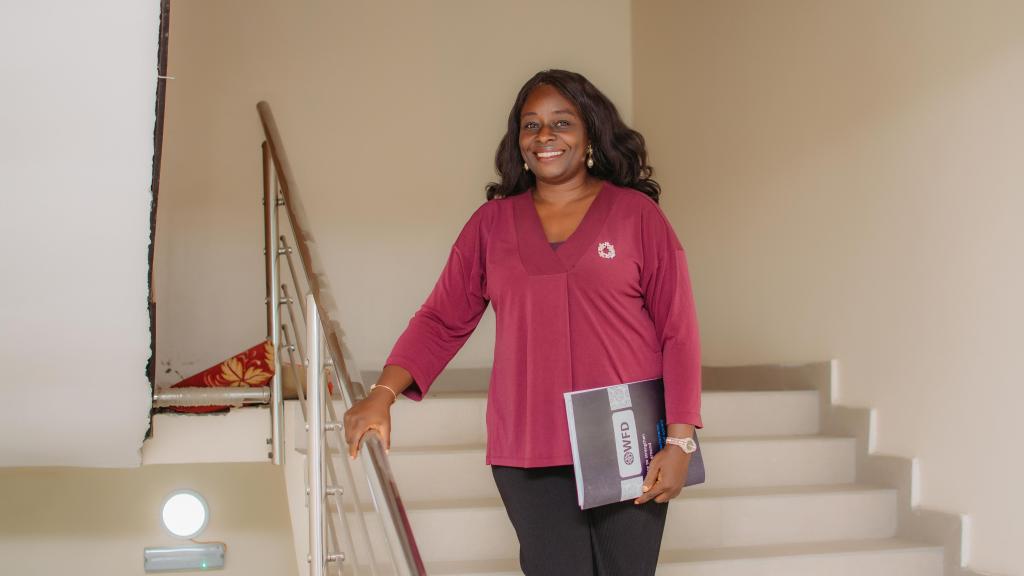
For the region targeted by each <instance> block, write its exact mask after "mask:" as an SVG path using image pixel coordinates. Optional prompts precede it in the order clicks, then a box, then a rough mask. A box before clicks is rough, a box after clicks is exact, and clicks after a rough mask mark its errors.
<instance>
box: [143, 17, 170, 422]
mask: <svg viewBox="0 0 1024 576" xmlns="http://www.w3.org/2000/svg"><path fill="white" fill-rule="evenodd" d="M170 24H171V0H160V35H159V37H158V38H157V43H158V45H157V74H158V76H159V77H158V78H157V81H156V125H155V126H154V128H153V183H152V185H151V186H150V191H151V193H152V200H151V201H150V207H149V282H148V284H149V294H148V298H147V306H148V307H149V361H148V362H146V377H147V378H148V379H149V394H150V396H152V395H153V391H154V389H155V387H156V300H155V299H154V297H153V256H154V251H155V249H156V209H157V198H158V197H159V192H160V159H161V157H162V154H161V153H162V152H163V141H164V100H165V98H166V95H167V42H168V38H169V37H170V29H171V25H170ZM152 435H153V420H152V419H150V421H149V428H148V429H147V430H146V438H149V437H151V436H152Z"/></svg>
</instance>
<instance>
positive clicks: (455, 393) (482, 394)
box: [401, 388, 818, 402]
mask: <svg viewBox="0 0 1024 576" xmlns="http://www.w3.org/2000/svg"><path fill="white" fill-rule="evenodd" d="M817 393H818V392H817V391H816V390H805V389H801V388H794V389H772V390H702V391H701V396H702V397H705V398H706V397H708V396H722V397H728V396H740V395H749V394H759V395H760V394H763V395H777V394H787V395H790V394H817ZM442 398H453V399H458V398H470V399H476V398H484V399H485V398H487V390H437V389H431V390H430V393H429V394H428V395H427V396H426V397H424V398H423V401H429V400H431V399H442ZM401 401H402V402H405V400H401Z"/></svg>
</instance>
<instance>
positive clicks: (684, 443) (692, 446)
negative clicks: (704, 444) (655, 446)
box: [665, 436, 697, 454]
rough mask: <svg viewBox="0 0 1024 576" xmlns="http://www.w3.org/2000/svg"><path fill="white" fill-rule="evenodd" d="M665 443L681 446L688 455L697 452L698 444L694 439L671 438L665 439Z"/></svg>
mask: <svg viewBox="0 0 1024 576" xmlns="http://www.w3.org/2000/svg"><path fill="white" fill-rule="evenodd" d="M665 443H666V444H674V445H676V446H679V447H680V448H682V449H683V452H686V453H687V454H693V453H694V452H696V451H697V443H696V442H694V441H693V438H672V437H671V436H670V437H668V438H665Z"/></svg>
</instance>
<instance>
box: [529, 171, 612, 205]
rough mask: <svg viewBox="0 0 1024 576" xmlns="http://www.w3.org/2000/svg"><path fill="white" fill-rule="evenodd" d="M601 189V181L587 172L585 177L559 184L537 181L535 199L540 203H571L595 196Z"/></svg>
mask: <svg viewBox="0 0 1024 576" xmlns="http://www.w3.org/2000/svg"><path fill="white" fill-rule="evenodd" d="M600 189H601V181H600V180H599V179H597V178H594V177H593V176H591V175H589V174H587V175H585V176H584V177H583V178H579V179H573V180H570V181H569V182H564V183H559V184H545V183H543V182H537V187H536V188H535V189H534V193H533V199H534V201H535V202H537V203H539V204H569V203H572V202H575V201H577V200H582V199H584V198H588V197H590V196H593V195H595V194H597V193H598V191H599V190H600Z"/></svg>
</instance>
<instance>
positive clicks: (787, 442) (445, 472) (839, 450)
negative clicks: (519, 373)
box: [339, 437, 855, 503]
mask: <svg viewBox="0 0 1024 576" xmlns="http://www.w3.org/2000/svg"><path fill="white" fill-rule="evenodd" d="M854 448H855V442H854V440H853V439H850V438H825V437H808V438H793V439H788V438H787V439H778V440H771V441H764V440H726V439H715V440H709V441H706V442H704V443H703V444H702V449H703V450H704V461H705V464H706V467H707V473H708V478H707V483H706V484H702V485H698V486H693V487H692V488H689V489H688V490H703V489H707V488H738V487H769V486H798V485H802V486H806V485H814V484H849V483H853V481H854ZM484 459H485V457H484V451H483V449H480V450H460V451H437V452H419V451H417V452H401V451H397V450H396V451H393V452H392V453H391V458H390V461H391V467H392V470H393V471H394V473H395V477H396V478H397V479H398V486H399V487H400V489H401V493H402V499H403V500H405V501H406V502H407V503H414V502H422V501H426V500H444V499H465V498H497V497H498V492H497V489H496V488H495V487H494V480H493V479H492V477H491V470H490V468H489V467H488V466H487V465H485V464H484ZM340 463H341V462H339V464H340Z"/></svg>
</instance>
